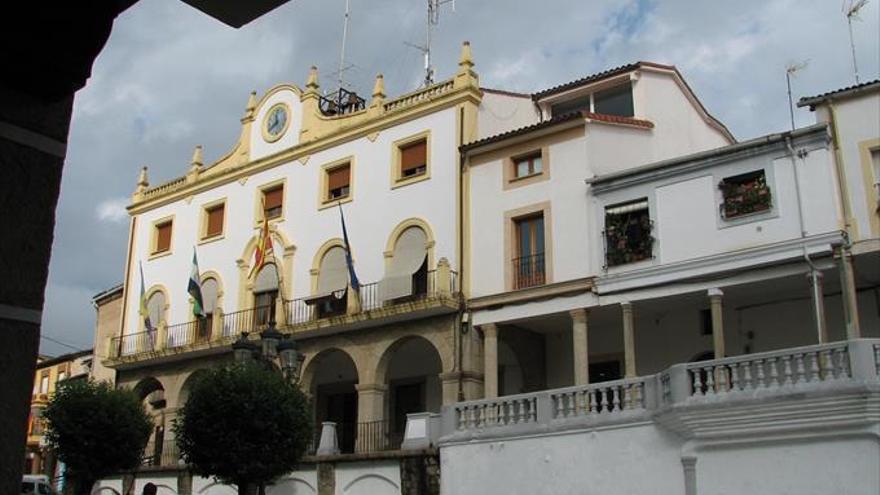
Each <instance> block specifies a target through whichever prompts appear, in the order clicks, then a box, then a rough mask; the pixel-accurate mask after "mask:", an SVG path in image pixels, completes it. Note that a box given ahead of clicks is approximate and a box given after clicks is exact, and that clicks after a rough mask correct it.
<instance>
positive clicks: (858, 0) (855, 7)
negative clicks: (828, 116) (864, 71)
mask: <svg viewBox="0 0 880 495" xmlns="http://www.w3.org/2000/svg"><path fill="white" fill-rule="evenodd" d="M867 3H868V0H849V7H847V6H846V4H847V1H846V0H844V3H843V14H844V15H845V16H846V23H847V25H848V26H849V47H850V50H852V59H853V73H854V74H855V76H856V84H858V83H859V66H858V64H856V43H855V41H854V40H853V29H852V21H853V19H855V20H857V21H860V20H861V19H860V18H859V10H861V9H862V7H864V6H865V5H866V4H867Z"/></svg>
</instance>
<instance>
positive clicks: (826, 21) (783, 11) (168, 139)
mask: <svg viewBox="0 0 880 495" xmlns="http://www.w3.org/2000/svg"><path fill="white" fill-rule="evenodd" d="M841 3H842V2H841V0H739V1H735V2H731V1H721V0H701V1H696V0H692V1H685V0H662V1H661V0H630V1H623V0H590V1H585V0H544V1H525V0H458V1H457V2H456V5H455V7H456V10H455V12H452V11H451V9H450V8H449V5H446V6H444V8H443V11H442V13H441V16H440V24H439V26H437V27H436V29H435V31H434V47H435V50H434V61H435V66H436V68H437V78H438V80H439V79H444V78H446V77H449V76H450V75H451V74H452V73H453V72H454V70H455V68H456V66H455V64H456V60H457V56H458V51H459V46H460V44H461V42H462V41H463V40H470V41H471V44H472V47H473V52H474V57H475V61H476V69H477V71H478V72H479V74H480V80H481V83H482V84H483V85H484V86H487V87H493V88H501V89H508V90H514V91H524V92H533V91H536V90H540V89H543V88H546V87H548V86H553V85H556V84H559V83H563V82H566V81H569V80H572V79H576V78H578V77H582V76H584V75H587V74H590V73H593V72H597V71H601V70H605V69H607V68H611V67H615V66H617V65H621V64H625V63H629V62H632V61H637V60H650V61H655V62H661V63H668V64H674V65H676V66H677V67H678V68H679V70H681V72H682V73H683V74H684V76H685V78H686V79H687V80H688V82H689V83H690V85H691V86H692V87H693V89H694V90H695V91H696V93H697V96H698V97H699V98H700V99H701V100H702V101H703V103H704V104H705V105H706V107H707V108H708V109H709V111H710V112H711V113H713V114H714V115H715V116H716V117H718V118H719V119H720V120H721V121H722V122H724V123H725V124H726V125H727V126H728V127H729V128H730V129H731V131H732V132H733V133H734V135H735V136H736V137H737V138H738V139H747V138H750V137H755V136H758V135H761V134H765V133H768V132H773V131H778V130H784V129H786V128H787V127H788V126H789V121H788V118H789V117H788V106H787V105H788V104H787V99H786V93H785V67H786V65H787V64H790V63H793V62H801V61H804V60H808V61H809V63H808V66H807V68H806V69H804V70H803V71H802V72H800V73H799V74H798V76H797V78H796V79H795V80H794V82H793V86H794V93H795V97H796V98H797V97H800V96H806V95H813V94H818V93H822V92H825V91H828V90H832V89H837V88H840V87H842V86H848V85H850V84H852V83H853V82H854V79H853V72H852V59H851V56H850V51H849V38H848V35H847V25H846V21H845V18H844V16H843V14H842V13H841ZM351 4H352V17H351V19H352V22H351V27H350V31H349V44H348V48H347V51H348V57H347V59H348V62H350V63H351V64H353V67H352V68H351V69H349V70H348V71H346V72H345V76H346V79H347V80H348V81H349V82H350V83H351V85H352V86H353V87H354V88H355V89H359V90H360V91H361V92H362V93H368V92H369V91H370V90H371V89H372V80H373V77H374V76H375V74H377V73H383V74H384V75H385V81H386V89H387V92H388V94H389V95H392V96H393V95H396V94H400V93H402V92H405V91H409V90H412V89H414V88H415V87H416V86H417V85H418V83H419V81H420V79H421V78H422V61H421V54H420V53H419V52H417V51H416V50H415V49H413V48H410V47H408V46H406V45H405V44H404V43H405V42H410V43H421V42H422V41H423V39H424V29H425V4H426V2H425V0H351ZM344 5H345V0H292V1H290V2H288V3H287V4H285V5H284V6H282V7H280V8H278V9H276V10H274V11H272V12H270V13H269V14H267V15H266V16H264V17H263V18H261V19H258V20H256V21H254V22H252V23H251V24H249V25H247V26H245V27H243V28H241V29H238V30H236V29H232V28H230V27H227V26H225V25H223V24H221V23H219V22H218V21H215V20H214V19H211V18H209V17H207V16H205V15H204V14H201V13H200V12H198V11H196V10H194V9H192V8H191V7H189V6H188V5H186V4H184V3H183V2H181V1H179V0H140V1H139V2H138V3H137V4H136V5H135V6H134V7H132V8H131V9H129V10H128V11H127V12H125V13H123V14H122V15H120V16H119V18H117V19H116V23H115V25H114V28H113V34H112V35H111V36H110V39H109V41H108V42H107V45H106V46H105V48H104V50H103V52H102V53H101V55H100V56H99V57H98V58H97V60H96V61H95V64H94V68H93V71H92V77H91V79H90V80H89V82H88V84H87V85H86V87H85V88H84V89H82V90H81V91H80V92H79V93H78V94H77V95H76V102H75V106H74V116H73V122H72V124H71V132H70V138H69V146H68V155H67V164H66V166H65V169H64V179H63V182H62V187H61V197H60V200H59V205H58V211H57V223H56V226H55V243H54V249H53V252H52V262H51V267H50V274H49V283H48V287H47V293H46V303H45V309H44V317H43V335H44V339H43V341H42V345H41V352H43V353H47V354H52V355H55V354H60V353H63V352H68V351H72V350H73V349H72V348H89V347H91V346H92V336H93V330H94V309H93V307H92V305H91V298H92V296H93V295H95V294H96V293H98V292H100V291H102V290H104V289H106V288H108V287H111V286H113V285H115V284H118V283H119V282H120V281H121V280H122V276H123V268H124V263H125V254H126V253H125V250H126V236H127V230H128V217H127V214H126V212H125V209H124V207H125V205H126V204H127V203H128V201H129V197H130V194H131V192H132V191H133V189H134V186H135V180H136V176H137V172H138V170H139V169H140V167H141V166H143V165H149V167H150V181H151V182H152V183H153V184H156V183H159V182H161V181H164V180H168V179H171V178H174V177H177V176H180V175H183V174H185V173H186V170H187V167H188V164H189V159H190V157H191V155H192V149H193V147H194V146H195V145H196V144H202V145H204V146H205V155H206V156H205V159H206V161H207V162H210V161H212V160H215V159H217V158H219V157H220V156H222V155H223V154H224V153H226V152H227V151H228V149H229V148H230V147H231V146H232V144H233V143H234V141H235V139H236V138H237V136H238V133H239V129H240V125H239V121H238V120H239V118H240V117H241V116H242V113H243V112H244V106H245V103H246V101H247V97H248V93H249V92H250V91H251V90H257V91H258V92H262V91H265V90H266V89H268V88H270V87H271V86H273V85H275V84H277V83H280V82H293V83H295V84H298V85H300V86H302V85H303V84H304V82H305V79H306V74H307V72H308V68H309V66H311V65H317V66H318V67H319V68H320V69H321V71H322V74H323V77H322V84H323V87H325V88H327V87H329V86H331V83H332V81H333V79H334V78H335V76H333V75H332V74H331V73H332V72H333V71H334V70H335V68H336V66H337V64H338V57H339V48H340V40H341V35H342V12H343V10H344ZM878 5H880V0H871V2H870V3H869V4H868V5H867V7H865V8H864V9H863V10H862V13H861V20H860V21H857V22H855V23H854V31H855V36H856V47H857V54H858V65H859V72H860V74H861V77H862V80H863V81H864V80H868V79H874V78H877V77H878V65H880V62H878V61H880V46H878V45H880V43H878V39H877V33H878V31H880V30H878V24H880V9H878ZM812 120H813V116H812V115H811V114H810V113H809V112H806V111H803V110H798V111H797V113H796V121H797V124H798V125H806V124H809V123H811V122H812ZM59 342H61V343H59Z"/></svg>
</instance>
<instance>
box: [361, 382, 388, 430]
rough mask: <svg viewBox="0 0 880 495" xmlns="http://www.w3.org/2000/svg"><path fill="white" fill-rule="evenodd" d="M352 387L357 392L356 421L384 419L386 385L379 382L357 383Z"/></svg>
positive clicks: (366, 421) (364, 421) (365, 421)
mask: <svg viewBox="0 0 880 495" xmlns="http://www.w3.org/2000/svg"><path fill="white" fill-rule="evenodd" d="M354 388H355V390H357V393H358V422H359V423H368V422H370V421H381V420H383V419H385V393H386V392H387V391H388V387H387V386H386V385H384V384H379V383H358V384H357V385H355V386H354Z"/></svg>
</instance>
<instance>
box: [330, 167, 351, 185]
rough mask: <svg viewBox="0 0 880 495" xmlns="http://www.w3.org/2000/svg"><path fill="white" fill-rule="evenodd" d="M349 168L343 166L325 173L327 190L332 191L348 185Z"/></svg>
mask: <svg viewBox="0 0 880 495" xmlns="http://www.w3.org/2000/svg"><path fill="white" fill-rule="evenodd" d="M350 175H351V166H350V165H343V166H341V167H338V168H334V169H333V170H330V171H329V172H327V190H328V191H332V190H334V189H339V188H340V187H345V186H347V185H348V184H349V181H350Z"/></svg>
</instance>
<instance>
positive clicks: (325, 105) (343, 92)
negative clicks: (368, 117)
mask: <svg viewBox="0 0 880 495" xmlns="http://www.w3.org/2000/svg"><path fill="white" fill-rule="evenodd" d="M366 106H367V104H366V102H365V101H364V99H363V98H361V97H360V96H358V94H357V93H355V92H353V91H348V90H347V89H344V88H339V89H338V90H337V91H336V92H335V93H333V94H330V95H327V96H321V97H320V98H318V108H319V109H320V110H321V114H323V115H325V116H328V117H330V116H334V115H346V114H349V113H354V112H358V111H361V110H363V109H364V108H366Z"/></svg>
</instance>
